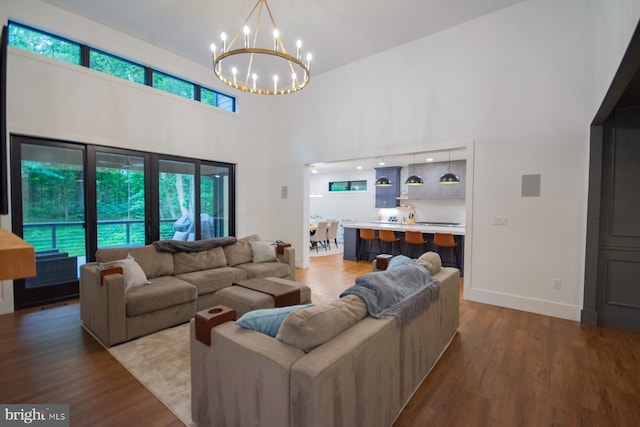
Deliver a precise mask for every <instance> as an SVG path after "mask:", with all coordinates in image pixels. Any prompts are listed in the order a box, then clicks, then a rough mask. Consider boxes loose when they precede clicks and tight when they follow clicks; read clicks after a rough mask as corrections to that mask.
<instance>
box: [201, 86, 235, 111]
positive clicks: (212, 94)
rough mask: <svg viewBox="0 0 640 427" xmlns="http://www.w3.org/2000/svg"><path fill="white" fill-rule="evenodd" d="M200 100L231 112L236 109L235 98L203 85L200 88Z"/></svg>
mask: <svg viewBox="0 0 640 427" xmlns="http://www.w3.org/2000/svg"><path fill="white" fill-rule="evenodd" d="M200 101H201V102H202V103H204V104H207V105H213V106H214V107H218V108H222V109H223V110H227V111H231V112H233V111H235V110H236V106H235V101H236V100H235V98H233V97H231V96H229V95H225V94H223V93H220V92H216V91H213V90H211V89H207V88H204V87H203V88H201V89H200Z"/></svg>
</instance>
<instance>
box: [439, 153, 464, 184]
mask: <svg viewBox="0 0 640 427" xmlns="http://www.w3.org/2000/svg"><path fill="white" fill-rule="evenodd" d="M447 170H448V171H449V172H447V173H443V174H442V175H440V181H438V184H460V178H459V177H458V175H456V174H454V173H451V150H449V166H448V167H447Z"/></svg>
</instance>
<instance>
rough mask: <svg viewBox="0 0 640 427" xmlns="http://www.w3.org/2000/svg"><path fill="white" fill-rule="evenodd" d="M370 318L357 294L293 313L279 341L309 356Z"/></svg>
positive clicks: (288, 317) (287, 320)
mask: <svg viewBox="0 0 640 427" xmlns="http://www.w3.org/2000/svg"><path fill="white" fill-rule="evenodd" d="M366 316H367V306H366V304H365V303H364V301H362V299H360V298H359V297H357V296H355V295H347V296H345V297H344V298H340V299H338V300H335V301H329V302H326V303H322V304H317V305H315V306H313V307H309V308H305V309H302V310H297V311H294V312H292V313H290V314H289V315H288V316H287V317H286V318H285V319H284V322H282V325H281V326H280V330H279V331H278V334H277V335H276V339H277V340H279V341H282V342H283V343H286V344H289V345H292V346H294V347H297V348H299V349H300V350H302V351H304V352H306V353H308V352H310V351H311V350H313V349H314V348H316V347H318V346H319V345H321V344H324V343H325V342H327V341H329V340H330V339H332V338H333V337H335V336H337V335H339V334H341V333H342V332H344V331H346V330H347V329H349V328H350V327H351V326H353V325H355V324H356V323H358V322H359V321H360V320H362V319H364V318H365V317H366Z"/></svg>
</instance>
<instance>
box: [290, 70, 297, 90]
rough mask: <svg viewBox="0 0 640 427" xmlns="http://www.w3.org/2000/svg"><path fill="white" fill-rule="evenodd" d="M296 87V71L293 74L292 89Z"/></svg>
mask: <svg viewBox="0 0 640 427" xmlns="http://www.w3.org/2000/svg"><path fill="white" fill-rule="evenodd" d="M295 88H296V73H292V74H291V89H295Z"/></svg>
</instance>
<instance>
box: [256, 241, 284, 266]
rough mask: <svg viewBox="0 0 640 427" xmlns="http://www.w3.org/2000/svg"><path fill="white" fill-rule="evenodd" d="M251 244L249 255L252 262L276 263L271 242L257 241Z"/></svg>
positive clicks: (274, 247) (273, 246)
mask: <svg viewBox="0 0 640 427" xmlns="http://www.w3.org/2000/svg"><path fill="white" fill-rule="evenodd" d="M250 243H251V253H252V254H253V262H255V263H259V262H273V261H278V257H277V256H276V246H275V245H274V244H273V243H271V242H265V241H257V242H250Z"/></svg>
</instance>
